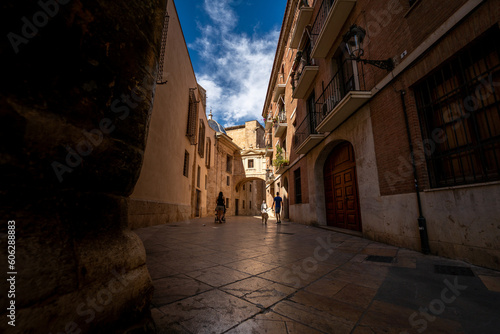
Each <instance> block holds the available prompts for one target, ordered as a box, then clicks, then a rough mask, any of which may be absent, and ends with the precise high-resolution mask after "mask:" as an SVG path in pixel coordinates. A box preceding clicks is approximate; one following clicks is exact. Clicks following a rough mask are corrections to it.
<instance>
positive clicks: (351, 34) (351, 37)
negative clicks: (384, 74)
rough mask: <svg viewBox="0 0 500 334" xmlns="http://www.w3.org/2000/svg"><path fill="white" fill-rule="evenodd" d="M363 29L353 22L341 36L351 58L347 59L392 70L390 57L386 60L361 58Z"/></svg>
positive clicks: (364, 34) (364, 32) (362, 53)
mask: <svg viewBox="0 0 500 334" xmlns="http://www.w3.org/2000/svg"><path fill="white" fill-rule="evenodd" d="M365 36H366V31H365V29H363V28H361V27H358V26H357V25H355V24H353V25H352V26H351V28H349V31H348V32H347V33H346V34H345V35H344V36H343V40H344V43H345V45H346V48H347V52H348V53H349V56H351V58H350V59H349V60H355V61H361V62H363V64H370V65H373V66H376V67H378V68H381V69H384V70H387V71H392V70H393V69H394V63H393V61H392V59H391V58H389V59H387V60H370V59H363V58H361V57H362V56H363V55H364V53H365V52H364V50H363V40H364V39H365Z"/></svg>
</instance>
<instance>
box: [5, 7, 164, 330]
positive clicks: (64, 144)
mask: <svg viewBox="0 0 500 334" xmlns="http://www.w3.org/2000/svg"><path fill="white" fill-rule="evenodd" d="M0 6H1V11H2V13H3V14H5V15H4V19H3V22H2V26H3V28H4V30H3V31H2V33H3V34H2V36H3V37H2V42H1V43H2V46H1V48H0V59H2V67H3V69H2V80H0V82H1V83H0V85H1V88H0V136H1V140H0V143H1V144H0V170H1V172H0V203H1V206H0V213H1V214H0V219H1V222H0V245H1V247H0V254H2V256H1V257H0V259H1V261H0V263H1V265H0V273H1V274H0V277H1V280H0V281H1V283H0V301H1V303H0V307H1V311H0V315H1V316H0V318H1V319H2V320H1V321H0V332H4V333H40V332H44V333H61V332H63V333H86V332H89V333H115V332H116V333H118V332H124V331H126V330H128V329H130V328H137V327H139V328H145V327H147V325H146V326H145V325H144V323H145V320H147V318H148V313H149V304H150V299H151V295H152V284H151V278H150V276H149V273H148V271H147V268H146V265H145V257H146V255H145V251H144V247H143V245H142V243H141V241H140V239H139V238H138V237H137V236H136V235H135V234H134V233H133V232H131V231H130V230H129V229H128V227H127V206H126V203H127V201H126V199H127V197H128V196H129V195H130V194H131V192H132V190H133V187H134V185H135V182H136V181H137V178H138V176H139V172H140V168H141V164H142V159H143V152H144V147H145V142H146V136H147V130H148V123H149V119H150V115H151V110H152V102H153V94H154V88H155V76H156V72H157V67H158V57H159V48H160V42H161V33H162V26H163V21H164V13H165V7H166V0H150V1H142V0H130V1H125V2H124V1H115V0H110V1H85V2H80V1H69V0H57V1H56V0H41V1H39V2H37V1H30V2H20V1H14V0H7V1H3V2H2V4H1V5H0ZM10 220H13V221H15V236H16V248H15V251H16V253H15V256H16V258H15V269H14V270H12V271H15V272H17V274H16V275H15V297H14V298H10V297H8V295H7V293H6V291H7V290H8V289H9V288H10V285H9V286H6V282H7V281H6V277H5V276H6V273H7V271H9V270H8V268H7V259H6V258H7V240H8V239H7V231H8V228H7V222H8V221H10ZM12 300H14V301H15V327H11V326H10V325H9V324H8V323H7V321H8V320H9V318H8V317H7V315H9V314H10V313H11V311H7V312H6V309H7V306H8V305H10V303H11V301H12ZM79 330H81V331H79Z"/></svg>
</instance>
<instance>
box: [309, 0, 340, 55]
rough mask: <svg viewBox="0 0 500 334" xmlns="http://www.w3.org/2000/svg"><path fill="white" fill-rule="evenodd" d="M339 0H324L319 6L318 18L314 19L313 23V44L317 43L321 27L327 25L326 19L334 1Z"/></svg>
mask: <svg viewBox="0 0 500 334" xmlns="http://www.w3.org/2000/svg"><path fill="white" fill-rule="evenodd" d="M335 1H337V0H323V2H322V3H321V6H320V7H319V11H318V13H317V14H316V18H315V19H314V23H313V25H312V31H311V38H312V41H311V43H312V45H313V46H314V45H316V41H317V39H318V37H319V34H320V33H321V29H322V28H323V26H324V25H325V22H326V19H327V17H328V13H329V12H330V9H331V8H332V7H333V4H334V2H335Z"/></svg>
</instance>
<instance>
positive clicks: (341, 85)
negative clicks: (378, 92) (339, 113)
mask: <svg viewBox="0 0 500 334" xmlns="http://www.w3.org/2000/svg"><path fill="white" fill-rule="evenodd" d="M364 86H365V85H364V82H362V80H360V78H359V77H358V76H357V75H355V71H354V67H353V64H352V60H345V61H344V62H343V63H342V65H341V66H340V67H339V70H338V71H337V73H335V75H334V76H333V78H332V80H330V82H329V83H328V85H327V86H326V87H325V89H324V90H323V92H322V93H321V95H320V96H319V98H318V99H317V100H316V102H315V106H316V112H317V113H318V119H317V121H318V123H321V121H323V119H324V118H325V117H326V116H327V115H328V114H329V113H330V112H331V111H332V110H333V109H334V108H335V107H336V106H337V105H338V104H339V102H340V101H342V99H343V98H344V97H345V96H346V95H347V94H348V93H349V92H350V91H361V90H363V89H364Z"/></svg>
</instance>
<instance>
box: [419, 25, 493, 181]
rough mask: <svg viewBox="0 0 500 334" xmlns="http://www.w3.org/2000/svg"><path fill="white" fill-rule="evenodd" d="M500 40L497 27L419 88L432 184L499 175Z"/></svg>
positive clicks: (420, 112)
mask: <svg viewBox="0 0 500 334" xmlns="http://www.w3.org/2000/svg"><path fill="white" fill-rule="evenodd" d="M499 39H500V31H499V30H498V27H496V28H494V29H492V30H491V31H490V32H488V33H486V34H485V36H484V37H481V38H479V39H478V40H477V41H476V42H474V43H472V45H470V46H469V47H467V48H466V49H464V50H463V51H461V52H460V53H458V54H457V55H456V56H455V57H454V58H453V59H452V60H450V61H448V62H447V63H446V64H444V65H443V66H441V67H440V68H439V69H438V70H437V71H435V72H434V73H433V74H432V75H430V76H429V77H428V78H426V79H425V80H424V81H423V82H422V83H420V84H418V86H416V87H415V98H416V100H417V108H418V111H419V115H420V118H421V126H422V135H423V139H424V149H425V158H426V161H427V167H428V172H429V178H430V182H431V186H432V187H435V188H438V187H446V186H454V185H461V184H472V183H478V182H488V181H493V180H498V179H500V113H499V110H500V87H499V84H498V82H500V44H498V43H491V41H494V40H497V41H498V40H499Z"/></svg>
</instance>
